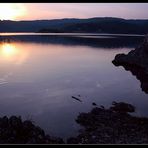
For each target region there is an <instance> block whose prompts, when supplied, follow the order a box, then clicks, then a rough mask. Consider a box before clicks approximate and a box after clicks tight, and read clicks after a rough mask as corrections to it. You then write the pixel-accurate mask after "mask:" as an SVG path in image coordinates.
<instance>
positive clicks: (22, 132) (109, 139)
mask: <svg viewBox="0 0 148 148" xmlns="http://www.w3.org/2000/svg"><path fill="white" fill-rule="evenodd" d="M132 112H135V107H134V106H132V105H131V104H127V103H124V102H119V103H117V102H113V103H112V106H111V107H110V108H105V107H104V106H100V107H94V108H93V109H92V110H91V111H90V112H88V113H80V114H79V115H78V117H77V119H76V122H77V123H78V124H80V125H81V126H82V129H80V130H79V134H78V136H77V137H70V138H68V139H67V141H66V142H64V141H63V139H62V138H58V137H52V136H49V135H46V134H45V132H44V131H43V130H42V129H41V128H40V127H38V126H36V125H34V124H33V123H32V122H31V121H29V120H25V121H22V119H21V117H16V116H11V117H10V118H8V117H6V116H4V117H3V118H0V144H147V143H148V118H145V117H135V116H132V115H131V114H130V113H132Z"/></svg>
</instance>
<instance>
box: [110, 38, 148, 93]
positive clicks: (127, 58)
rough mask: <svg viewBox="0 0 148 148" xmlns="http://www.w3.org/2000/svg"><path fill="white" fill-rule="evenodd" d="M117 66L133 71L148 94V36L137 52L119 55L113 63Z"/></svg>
mask: <svg viewBox="0 0 148 148" xmlns="http://www.w3.org/2000/svg"><path fill="white" fill-rule="evenodd" d="M112 63H113V64H114V65H115V66H123V67H124V68H125V70H129V71H131V73H132V74H133V75H135V76H136V78H137V79H138V80H140V82H141V88H142V90H143V91H144V92H146V93H148V36H145V39H144V41H143V42H142V44H141V45H140V46H139V47H137V48H136V49H135V50H132V51H130V52H129V53H128V54H127V55H126V54H117V55H116V56H115V59H114V60H113V61H112Z"/></svg>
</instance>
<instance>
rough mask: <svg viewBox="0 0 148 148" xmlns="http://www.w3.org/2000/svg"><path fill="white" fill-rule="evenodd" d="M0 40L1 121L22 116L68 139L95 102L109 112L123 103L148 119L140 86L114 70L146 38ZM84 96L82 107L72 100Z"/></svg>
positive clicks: (11, 37)
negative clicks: (120, 57)
mask: <svg viewBox="0 0 148 148" xmlns="http://www.w3.org/2000/svg"><path fill="white" fill-rule="evenodd" d="M0 39H1V42H0V116H4V115H7V116H11V115H21V116H22V118H23V119H31V120H33V121H34V123H35V124H36V125H39V126H40V127H41V128H43V129H44V130H45V132H46V133H49V134H50V135H53V136H60V137H63V138H67V137H70V136H75V135H77V134H78V129H79V128H80V127H79V125H78V124H77V123H76V122H75V119H76V118H77V116H78V114H79V113H80V112H88V111H90V109H92V108H93V106H92V102H95V103H96V104H98V105H104V106H105V107H108V106H110V105H111V103H112V101H123V102H127V103H131V104H133V105H135V106H136V115H138V116H148V95H147V94H146V93H145V92H143V91H142V90H141V87H140V82H139V80H137V79H136V77H135V76H133V75H132V74H131V72H129V71H126V70H125V69H124V68H123V67H115V66H114V65H113V64H112V60H113V59H114V57H115V55H116V54H118V53H128V52H129V51H130V50H133V49H134V48H135V47H136V46H137V45H138V44H139V43H140V41H141V40H142V37H140V36H139V37H138V36H137V37H136V36H135V37H134V36H124V37H123V36H122V37H118V36H114V37H112V36H109V35H106V36H105V37H104V36H99V35H98V38H93V37H92V36H91V35H90V34H89V35H88V36H87V37H86V36H85V35H77V36H71V35H70V34H69V35H68V36H60V35H52V36H51V35H46V36H45V35H42V34H40V35H33V34H30V35H27V34H25V35H15V34H12V35H10V34H9V35H2V34H1V38H0ZM79 95H80V97H79V98H80V99H81V100H82V102H80V101H77V100H75V99H73V98H72V96H75V97H78V96H79Z"/></svg>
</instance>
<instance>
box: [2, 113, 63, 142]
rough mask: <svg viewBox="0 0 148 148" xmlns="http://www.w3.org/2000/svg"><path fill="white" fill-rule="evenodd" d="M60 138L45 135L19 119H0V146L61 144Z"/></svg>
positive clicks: (12, 117) (28, 122)
mask: <svg viewBox="0 0 148 148" xmlns="http://www.w3.org/2000/svg"><path fill="white" fill-rule="evenodd" d="M62 143H64V141H63V140H62V139H61V138H57V137H51V136H49V135H46V134H45V132H44V130H42V129H41V128H40V127H39V126H36V125H34V124H33V123H32V122H31V121H29V120H25V121H22V119H21V117H16V116H11V117H10V118H8V117H7V116H4V117H2V118H0V144H62Z"/></svg>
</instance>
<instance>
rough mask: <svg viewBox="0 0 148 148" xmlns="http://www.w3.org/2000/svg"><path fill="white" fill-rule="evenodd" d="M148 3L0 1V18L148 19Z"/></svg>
mask: <svg viewBox="0 0 148 148" xmlns="http://www.w3.org/2000/svg"><path fill="white" fill-rule="evenodd" d="M147 10H148V3H0V20H17V21H19V20H49V19H61V18H92V17H119V18H125V19H148V15H147Z"/></svg>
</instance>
